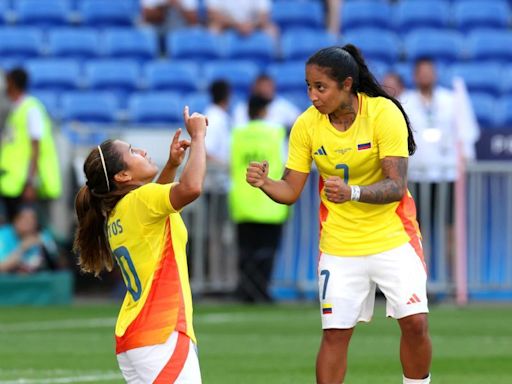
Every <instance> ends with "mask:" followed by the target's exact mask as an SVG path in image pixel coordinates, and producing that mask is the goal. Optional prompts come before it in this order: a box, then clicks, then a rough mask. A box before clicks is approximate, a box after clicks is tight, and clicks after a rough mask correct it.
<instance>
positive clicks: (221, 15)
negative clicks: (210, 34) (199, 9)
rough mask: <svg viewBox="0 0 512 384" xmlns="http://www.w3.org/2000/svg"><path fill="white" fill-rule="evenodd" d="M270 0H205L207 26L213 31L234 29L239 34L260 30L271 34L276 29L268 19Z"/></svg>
mask: <svg viewBox="0 0 512 384" xmlns="http://www.w3.org/2000/svg"><path fill="white" fill-rule="evenodd" d="M271 8H272V2H271V1H270V0H206V9H207V12H208V27H209V28H210V29H211V30H212V31H214V32H217V33H218V32H222V31H224V30H226V29H234V30H235V31H237V32H238V33H240V34H241V35H250V34H251V33H253V32H255V31H257V30H261V31H264V32H266V33H268V34H269V35H271V36H274V37H276V36H277V35H278V29H277V27H276V25H275V24H274V23H272V21H271V19H270V14H271Z"/></svg>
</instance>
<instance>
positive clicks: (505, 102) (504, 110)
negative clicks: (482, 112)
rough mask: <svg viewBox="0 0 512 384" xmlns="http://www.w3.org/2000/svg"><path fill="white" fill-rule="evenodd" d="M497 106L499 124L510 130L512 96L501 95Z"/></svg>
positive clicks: (511, 125)
mask: <svg viewBox="0 0 512 384" xmlns="http://www.w3.org/2000/svg"><path fill="white" fill-rule="evenodd" d="M497 108H498V115H499V120H498V123H499V125H500V126H502V127H506V128H509V129H511V130H512V96H510V95H508V96H505V97H502V98H501V100H500V101H499V104H498V106H497Z"/></svg>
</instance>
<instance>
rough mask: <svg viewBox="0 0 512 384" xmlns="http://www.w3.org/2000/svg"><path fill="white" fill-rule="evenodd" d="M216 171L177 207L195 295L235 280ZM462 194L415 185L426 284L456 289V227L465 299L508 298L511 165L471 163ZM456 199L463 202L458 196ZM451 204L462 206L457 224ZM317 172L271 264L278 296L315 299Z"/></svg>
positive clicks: (511, 291) (444, 186)
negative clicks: (199, 193) (201, 191)
mask: <svg viewBox="0 0 512 384" xmlns="http://www.w3.org/2000/svg"><path fill="white" fill-rule="evenodd" d="M216 173H218V170H210V171H209V173H208V178H209V179H210V180H209V181H207V186H208V188H207V193H206V194H205V195H204V196H203V197H201V198H200V199H199V200H198V201H197V202H196V203H194V204H193V205H192V206H191V207H190V208H189V209H188V210H187V209H186V210H185V211H184V218H185V221H186V222H187V225H188V228H189V234H190V255H191V260H190V261H191V281H192V286H193V289H194V291H195V292H196V293H198V294H201V293H209V292H228V291H230V290H232V289H234V287H235V284H236V279H237V270H236V260H237V250H236V241H235V238H236V237H235V231H236V229H235V226H234V225H233V224H232V223H231V221H230V220H229V217H228V214H227V208H226V194H225V192H224V190H223V189H222V188H218V187H216V186H215V182H212V179H211V178H216V177H217V176H218V175H216ZM465 178H466V179H465V181H466V183H465V190H464V191H465V193H462V194H457V193H455V194H454V197H453V198H450V188H451V186H450V184H449V183H436V184H435V187H434V188H433V187H432V185H431V184H428V183H414V184H412V183H411V185H410V186H409V188H410V190H411V193H412V194H413V196H415V198H416V204H417V206H418V210H419V221H420V226H421V230H422V235H423V246H424V250H425V256H426V262H427V266H428V272H429V283H428V288H429V291H430V292H431V293H434V294H438V295H439V296H440V297H453V296H455V293H456V290H457V284H460V282H457V280H456V263H457V260H456V257H457V256H456V255H457V248H458V247H460V244H457V241H456V240H457V236H456V235H455V232H456V231H455V229H456V228H455V227H456V226H457V225H460V226H461V228H462V230H463V231H464V237H465V238H466V239H467V241H466V244H465V247H463V248H464V249H466V250H467V252H465V253H464V255H462V256H463V257H464V258H465V260H464V263H465V266H466V269H465V270H466V273H465V281H462V284H466V285H467V294H468V295H469V298H470V299H499V298H512V199H511V196H512V164H511V163H496V162H490V163H474V164H470V165H469V166H468V167H467V169H466V173H465ZM460 199H462V201H458V200H460ZM457 202H459V203H462V204H463V205H464V207H465V212H466V213H465V214H464V216H465V217H463V220H462V222H460V223H457V220H458V219H457V217H458V216H457V215H456V214H455V213H456V212H455V207H456V205H457ZM318 206H319V197H318V175H317V174H316V173H315V172H312V174H311V175H310V177H309V180H308V182H307V184H306V186H305V188H304V191H303V193H302V195H301V197H300V199H299V200H298V202H297V203H296V204H295V205H294V207H293V209H292V211H291V215H290V218H289V220H288V222H287V223H286V225H285V227H284V231H283V237H282V243H281V246H280V249H279V252H278V255H277V258H276V262H275V266H274V278H273V284H272V291H273V294H274V296H275V297H276V298H278V299H303V298H313V297H315V296H316V286H317V283H316V265H317V258H318V254H319V253H318V236H319V231H318V222H319V221H318Z"/></svg>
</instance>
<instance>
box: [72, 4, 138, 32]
mask: <svg viewBox="0 0 512 384" xmlns="http://www.w3.org/2000/svg"><path fill="white" fill-rule="evenodd" d="M78 8H79V12H80V21H81V23H82V24H84V25H89V26H91V27H93V26H94V27H108V26H127V27H128V26H131V25H133V24H134V20H135V18H136V17H137V10H136V9H134V8H133V5H132V3H131V2H129V1H104V0H83V1H81V2H79V3H78Z"/></svg>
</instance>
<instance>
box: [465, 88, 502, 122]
mask: <svg viewBox="0 0 512 384" xmlns="http://www.w3.org/2000/svg"><path fill="white" fill-rule="evenodd" d="M469 96H470V99H471V103H472V104H473V110H474V111H475V114H476V117H477V119H478V121H479V122H480V124H481V125H482V126H483V127H487V128H495V127H496V126H498V124H499V122H498V116H497V114H498V110H497V108H496V98H495V97H492V96H490V95H488V94H487V93H482V92H472V93H471V94H470V95H469Z"/></svg>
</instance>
